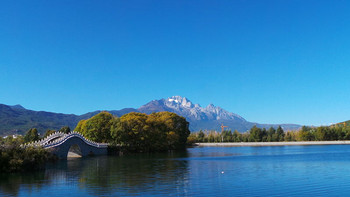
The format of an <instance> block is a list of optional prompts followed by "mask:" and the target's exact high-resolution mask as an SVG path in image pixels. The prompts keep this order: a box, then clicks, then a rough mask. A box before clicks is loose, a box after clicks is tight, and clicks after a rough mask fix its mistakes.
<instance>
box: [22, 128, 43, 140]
mask: <svg viewBox="0 0 350 197" xmlns="http://www.w3.org/2000/svg"><path fill="white" fill-rule="evenodd" d="M37 140H39V133H38V130H37V129H36V128H32V129H29V131H27V133H26V135H25V136H24V141H25V142H32V141H37Z"/></svg>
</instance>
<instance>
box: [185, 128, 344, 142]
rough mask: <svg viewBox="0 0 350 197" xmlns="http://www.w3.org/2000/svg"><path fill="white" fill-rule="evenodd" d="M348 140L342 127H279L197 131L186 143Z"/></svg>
mask: <svg viewBox="0 0 350 197" xmlns="http://www.w3.org/2000/svg"><path fill="white" fill-rule="evenodd" d="M334 140H350V127H346V126H342V125H333V126H320V127H307V126H303V127H302V128H301V129H300V130H298V131H287V132H285V131H284V130H283V128H282V127H281V126H279V127H278V128H277V129H275V128H273V127H271V128H269V129H265V128H258V127H256V126H254V127H252V128H251V129H250V130H249V131H247V132H245V133H239V132H238V131H237V130H235V131H233V132H232V131H231V130H225V131H223V132H217V131H202V130H201V131H199V132H195V133H191V134H190V136H189V137H188V143H189V144H192V143H196V142H282V141H334Z"/></svg>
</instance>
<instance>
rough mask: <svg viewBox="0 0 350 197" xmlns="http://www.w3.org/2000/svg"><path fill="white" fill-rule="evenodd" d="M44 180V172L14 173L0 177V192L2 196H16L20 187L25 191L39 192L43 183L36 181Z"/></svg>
mask: <svg viewBox="0 0 350 197" xmlns="http://www.w3.org/2000/svg"><path fill="white" fill-rule="evenodd" d="M42 179H45V173H44V172H35V173H23V174H20V173H14V174H2V175H0V191H1V193H2V194H5V195H11V196H18V193H19V190H20V189H21V187H22V188H23V189H25V190H26V191H33V190H40V189H41V188H42V187H44V185H45V183H43V182H40V181H38V180H42Z"/></svg>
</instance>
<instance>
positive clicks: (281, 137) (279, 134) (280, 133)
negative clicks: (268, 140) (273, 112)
mask: <svg viewBox="0 0 350 197" xmlns="http://www.w3.org/2000/svg"><path fill="white" fill-rule="evenodd" d="M276 134H277V137H276V141H278V142H281V141H283V140H284V131H283V129H282V127H281V126H278V128H277V130H276Z"/></svg>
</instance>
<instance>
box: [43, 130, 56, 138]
mask: <svg viewBox="0 0 350 197" xmlns="http://www.w3.org/2000/svg"><path fill="white" fill-rule="evenodd" d="M55 132H56V131H55V130H50V129H49V130H47V131H46V132H45V134H44V138H45V137H47V136H49V135H51V134H53V133H55Z"/></svg>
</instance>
